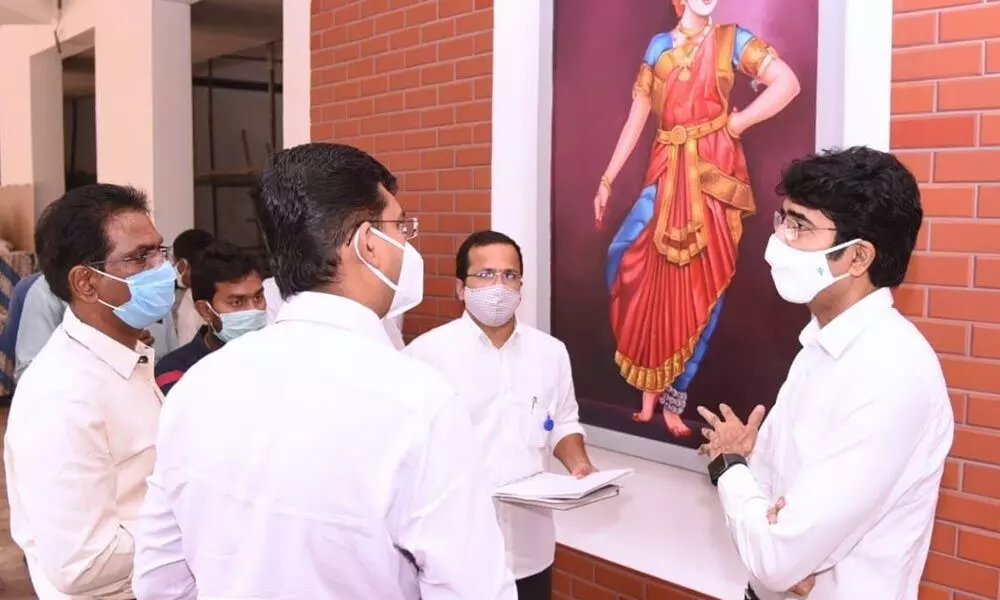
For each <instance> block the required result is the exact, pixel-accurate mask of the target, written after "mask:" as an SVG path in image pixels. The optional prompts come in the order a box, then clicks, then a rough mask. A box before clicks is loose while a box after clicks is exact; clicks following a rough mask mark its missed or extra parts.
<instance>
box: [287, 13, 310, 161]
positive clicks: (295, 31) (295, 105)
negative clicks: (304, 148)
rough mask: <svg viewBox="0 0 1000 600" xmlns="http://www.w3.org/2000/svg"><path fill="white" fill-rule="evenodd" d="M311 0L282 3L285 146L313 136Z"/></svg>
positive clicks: (296, 143)
mask: <svg viewBox="0 0 1000 600" xmlns="http://www.w3.org/2000/svg"><path fill="white" fill-rule="evenodd" d="M309 5H310V0H284V2H283V4H282V19H283V20H282V23H281V30H282V31H281V36H282V42H281V47H282V55H281V60H282V62H281V77H282V79H281V83H282V89H281V91H282V95H281V119H282V120H281V123H282V125H281V126H282V138H283V139H282V145H283V147H285V148H291V147H292V146H298V145H299V144H305V143H306V142H308V141H309V140H311V139H312V132H311V130H310V127H311V126H312V124H311V120H310V110H311V107H312V103H311V100H310V98H311V94H312V47H311V44H310V40H311V39H312V32H311V27H312V12H311V9H310V6H309Z"/></svg>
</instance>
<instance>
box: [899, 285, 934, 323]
mask: <svg viewBox="0 0 1000 600" xmlns="http://www.w3.org/2000/svg"><path fill="white" fill-rule="evenodd" d="M892 296H893V299H894V300H895V304H896V308H897V309H898V310H899V312H901V313H903V314H904V315H909V316H920V315H923V314H924V311H925V310H926V308H925V307H926V306H927V288H923V287H916V286H912V285H902V286H900V287H898V288H896V289H895V290H893V292H892Z"/></svg>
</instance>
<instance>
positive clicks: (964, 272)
mask: <svg viewBox="0 0 1000 600" xmlns="http://www.w3.org/2000/svg"><path fill="white" fill-rule="evenodd" d="M906 281H907V283H918V284H919V283H923V284H931V285H957V286H967V285H969V284H970V283H971V282H972V257H971V256H965V255H961V254H937V253H931V252H916V253H914V254H913V256H912V258H911V259H910V267H909V269H908V270H907V272H906Z"/></svg>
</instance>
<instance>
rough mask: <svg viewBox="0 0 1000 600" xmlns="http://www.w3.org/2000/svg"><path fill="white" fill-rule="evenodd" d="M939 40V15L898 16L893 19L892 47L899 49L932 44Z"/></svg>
mask: <svg viewBox="0 0 1000 600" xmlns="http://www.w3.org/2000/svg"><path fill="white" fill-rule="evenodd" d="M936 39H937V14H935V13H918V14H905V15H897V16H895V17H893V19H892V45H893V46H894V47H897V48H901V47H904V46H919V45H921V44H932V43H934V42H935V41H936Z"/></svg>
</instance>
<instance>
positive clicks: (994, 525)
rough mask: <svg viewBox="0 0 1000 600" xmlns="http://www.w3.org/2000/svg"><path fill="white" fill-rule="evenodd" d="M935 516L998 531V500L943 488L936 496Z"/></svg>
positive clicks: (999, 515)
mask: <svg viewBox="0 0 1000 600" xmlns="http://www.w3.org/2000/svg"><path fill="white" fill-rule="evenodd" d="M937 517H938V518H939V519H944V520H945V521H949V522H952V523H958V524H959V525H966V526H969V527H978V528H980V529H988V530H989V531H993V532H998V533H1000V502H998V501H995V500H991V499H988V498H979V497H977V496H970V495H968V494H963V493H960V492H952V491H948V490H943V491H942V492H941V495H940V497H939V498H938V505H937Z"/></svg>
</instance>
